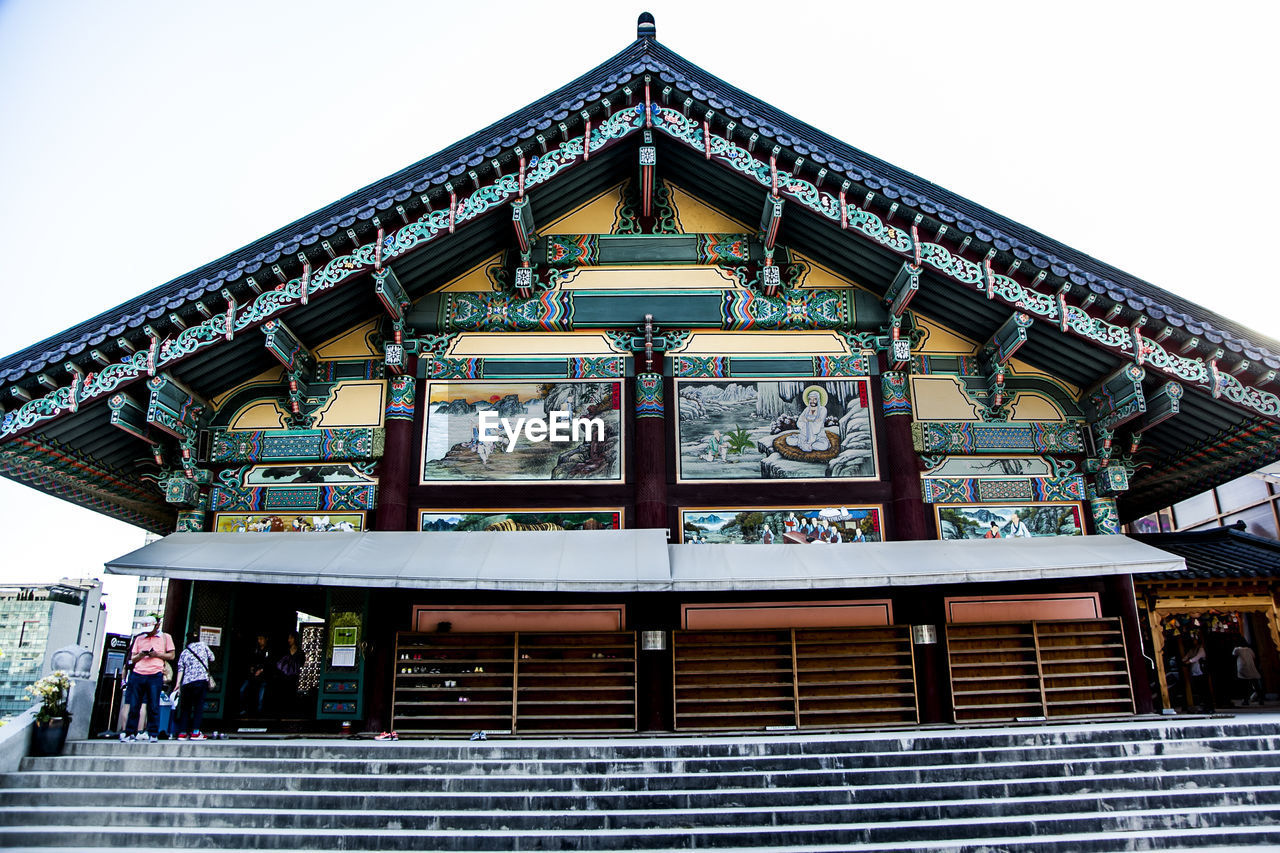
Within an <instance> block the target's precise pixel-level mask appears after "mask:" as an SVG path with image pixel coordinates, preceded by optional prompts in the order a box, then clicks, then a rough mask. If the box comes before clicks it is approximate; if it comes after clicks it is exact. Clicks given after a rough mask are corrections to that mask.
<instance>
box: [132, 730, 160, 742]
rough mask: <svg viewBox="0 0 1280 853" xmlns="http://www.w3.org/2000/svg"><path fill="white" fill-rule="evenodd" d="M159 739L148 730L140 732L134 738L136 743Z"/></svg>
mask: <svg viewBox="0 0 1280 853" xmlns="http://www.w3.org/2000/svg"><path fill="white" fill-rule="evenodd" d="M157 740H159V738H156V737H152V736H151V735H149V734H147V733H146V732H140V733H139V734H138V736H137V737H135V738H133V742H134V743H152V742H154V741H157Z"/></svg>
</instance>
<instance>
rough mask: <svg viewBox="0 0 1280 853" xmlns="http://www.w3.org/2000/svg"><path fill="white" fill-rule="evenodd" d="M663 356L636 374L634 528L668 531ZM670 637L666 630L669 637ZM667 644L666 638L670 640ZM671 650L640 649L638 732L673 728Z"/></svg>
mask: <svg viewBox="0 0 1280 853" xmlns="http://www.w3.org/2000/svg"><path fill="white" fill-rule="evenodd" d="M661 359H662V356H661V355H659V354H654V356H653V362H652V367H651V369H649V370H645V371H637V372H636V383H635V392H636V403H635V406H636V408H635V437H636V450H635V456H634V458H635V478H636V492H635V495H636V496H635V506H636V515H635V523H636V527H639V528H649V529H663V528H666V529H670V520H669V512H668V504H667V430H666V426H667V421H666V418H665V411H666V407H665V405H664V403H663V393H664V383H665V379H664V378H663V376H662V361H661ZM636 616H637V618H638V619H639V620H640V621H638V622H637V624H636V625H635V626H634V628H635V629H636V630H638V631H639V630H645V629H656V628H658V627H665V626H660V625H659V624H658V623H657V621H656V619H655V614H653V613H648V614H646V615H645V616H641V615H640V613H639V612H637V614H636ZM667 636H668V637H670V636H671V635H670V633H668V635H667ZM669 642H670V640H669ZM673 679H674V675H673V673H672V671H671V653H670V652H669V651H668V652H643V651H642V652H639V654H637V656H636V689H637V697H636V698H637V701H638V708H637V712H638V713H637V718H636V725H637V727H638V728H639V729H640V730H641V731H667V730H669V729H670V728H671V721H670V719H669V712H668V711H667V710H666V708H667V706H669V704H670V697H671V684H672V683H673Z"/></svg>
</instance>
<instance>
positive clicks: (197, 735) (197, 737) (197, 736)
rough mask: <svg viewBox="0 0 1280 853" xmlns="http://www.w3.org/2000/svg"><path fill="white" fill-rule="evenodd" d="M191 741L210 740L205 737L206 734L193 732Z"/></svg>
mask: <svg viewBox="0 0 1280 853" xmlns="http://www.w3.org/2000/svg"><path fill="white" fill-rule="evenodd" d="M191 739H192V740H208V738H207V737H205V736H204V732H192V733H191Z"/></svg>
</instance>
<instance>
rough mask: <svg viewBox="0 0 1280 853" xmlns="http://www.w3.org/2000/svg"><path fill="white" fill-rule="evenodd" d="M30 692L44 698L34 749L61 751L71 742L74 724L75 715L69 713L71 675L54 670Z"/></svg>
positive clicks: (48, 752)
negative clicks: (68, 738)
mask: <svg viewBox="0 0 1280 853" xmlns="http://www.w3.org/2000/svg"><path fill="white" fill-rule="evenodd" d="M27 694H28V695H29V696H31V698H32V699H36V700H38V701H39V702H40V709H39V710H38V711H36V724H35V730H34V731H33V732H32V734H31V751H32V752H33V753H35V754H36V755H57V754H58V753H60V752H62V747H63V744H65V743H66V742H67V729H68V728H70V726H71V715H70V714H69V713H67V700H68V699H69V698H70V696H71V679H70V678H69V677H68V676H67V674H66V673H65V672H63V671H62V670H60V669H58V670H54V671H53V672H51V673H49V674H48V675H46V676H45V677H44V678H42V679H40V680H39V681H37V682H36V683H35V684H33V685H31V686H30V687H28V688H27Z"/></svg>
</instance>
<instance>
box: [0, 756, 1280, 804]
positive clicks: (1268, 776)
mask: <svg viewBox="0 0 1280 853" xmlns="http://www.w3.org/2000/svg"><path fill="white" fill-rule="evenodd" d="M1278 779H1280V773H1277V771H1276V769H1275V768H1272V767H1266V768H1260V769H1255V770H1238V769H1236V768H1222V769H1217V770H1203V771H1199V772H1197V773H1195V774H1184V775H1175V774H1157V775H1152V774H1150V773H1135V774H1112V775H1091V776H1068V777H1059V778H1043V777H1031V778H1026V779H1022V780H989V781H969V780H962V781H953V782H945V783H940V782H932V781H931V782H928V783H925V784H918V785H902V786H885V785H876V784H869V785H833V786H810V787H792V786H774V787H756V788H741V787H725V788H718V789H717V788H711V789H701V790H688V789H685V790H681V789H674V788H673V789H671V790H665V791H597V792H590V793H588V792H580V791H572V790H569V791H547V790H536V789H534V790H522V791H518V792H511V793H492V792H482V791H458V792H451V793H429V792H422V791H412V790H410V791H399V790H396V791H365V792H354V791H350V790H341V789H340V790H332V791H305V792H303V791H291V790H278V789H277V790H267V789H260V788H236V789H233V790H208V789H204V788H200V787H192V788H174V789H166V790H165V791H164V792H163V796H164V797H165V798H167V800H166V801H170V800H171V801H175V802H181V803H183V804H184V805H185V806H187V807H189V808H193V809H200V808H210V809H236V808H241V809H319V810H327V811H338V810H342V809H347V810H360V809H371V810H381V811H388V810H403V811H406V812H410V811H422V810H432V809H438V810H468V809H471V810H507V811H516V810H520V809H526V808H533V809H541V810H581V809H582V808H591V809H602V810H609V809H621V808H633V809H654V808H683V809H698V808H709V807H713V806H718V805H721V804H723V805H727V806H750V807H754V808H764V809H768V808H783V807H788V806H792V805H806V804H810V805H824V804H825V805H835V804H845V805H848V804H858V805H871V804H877V803H880V804H889V805H896V804H902V805H919V804H926V803H934V802H938V801H961V800H984V801H993V800H998V799H1002V798H1034V797H1050V798H1067V797H1083V796H1102V795H1106V796H1120V797H1128V796H1133V795H1137V794H1147V793H1153V792H1159V791H1180V790H1181V791H1198V792H1202V793H1203V794H1205V795H1206V796H1209V795H1215V796H1216V794H1217V792H1218V791H1219V790H1222V789H1229V788H1235V787H1252V788H1255V789H1258V790H1262V789H1263V788H1266V787H1268V786H1270V785H1272V784H1273V783H1275V782H1276V781H1277V780H1278ZM588 796H589V797H590V801H589V803H587V804H586V805H585V806H584V799H585V798H586V797H588ZM4 802H5V804H6V805H8V806H11V807H21V808H28V809H31V808H37V807H61V806H104V807H115V808H120V809H129V808H144V807H149V806H153V805H156V804H157V792H156V791H155V790H131V789H114V788H109V787H101V788H95V789H89V790H85V789H80V788H71V787H66V788H49V787H40V788H37V787H30V788H10V789H6V790H5V795H4Z"/></svg>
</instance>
